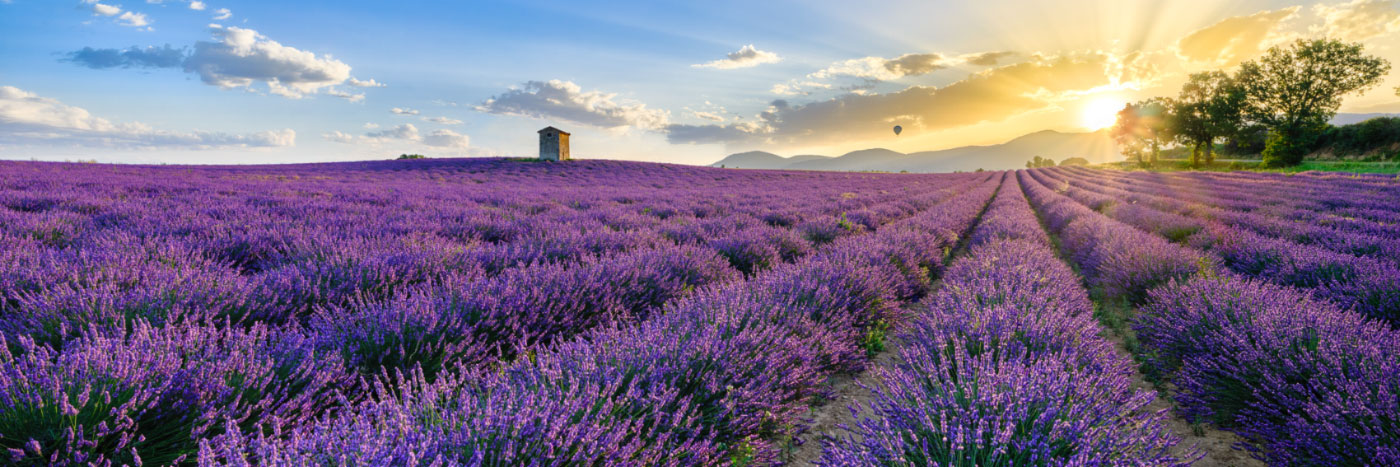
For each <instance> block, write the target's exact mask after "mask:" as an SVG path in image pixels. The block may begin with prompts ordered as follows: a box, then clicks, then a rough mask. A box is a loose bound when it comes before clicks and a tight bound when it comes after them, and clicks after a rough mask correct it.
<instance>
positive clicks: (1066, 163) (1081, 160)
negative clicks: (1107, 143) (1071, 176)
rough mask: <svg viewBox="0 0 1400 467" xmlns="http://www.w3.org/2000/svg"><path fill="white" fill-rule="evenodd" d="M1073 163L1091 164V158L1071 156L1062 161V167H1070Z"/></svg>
mask: <svg viewBox="0 0 1400 467" xmlns="http://www.w3.org/2000/svg"><path fill="white" fill-rule="evenodd" d="M1071 165H1089V159H1085V158H1083V157H1069V158H1066V159H1065V160H1062V161H1060V167H1068V166H1071Z"/></svg>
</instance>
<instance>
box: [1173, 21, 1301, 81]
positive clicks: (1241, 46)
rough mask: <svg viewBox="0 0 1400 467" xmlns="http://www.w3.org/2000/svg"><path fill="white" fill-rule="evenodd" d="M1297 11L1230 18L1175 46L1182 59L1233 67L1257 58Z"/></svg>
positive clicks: (1203, 29) (1195, 33)
mask: <svg viewBox="0 0 1400 467" xmlns="http://www.w3.org/2000/svg"><path fill="white" fill-rule="evenodd" d="M1299 8H1300V7H1296V6H1294V7H1288V8H1284V9H1280V10H1272V11H1261V12H1258V13H1255V14H1252V15H1248V16H1234V17H1230V18H1226V19H1224V20H1222V21H1220V22H1218V23H1215V24H1212V25H1210V26H1206V27H1205V28H1202V29H1199V30H1197V31H1196V32H1193V33H1191V34H1190V35H1188V36H1186V37H1184V38H1182V39H1181V40H1180V41H1178V42H1177V43H1176V48H1177V53H1178V54H1179V55H1181V57H1182V58H1185V59H1188V60H1192V61H1196V62H1206V63H1210V64H1213V65H1221V66H1233V65H1236V64H1238V63H1240V62H1242V61H1245V60H1248V59H1250V58H1254V57H1255V56H1258V55H1259V54H1260V53H1261V52H1263V51H1264V48H1265V44H1266V43H1268V42H1269V41H1270V40H1272V39H1273V38H1274V37H1275V36H1276V31H1277V29H1278V26H1279V25H1280V24H1281V23H1283V22H1284V21H1286V20H1288V19H1290V18H1293V17H1294V16H1296V15H1297V14H1298V9H1299Z"/></svg>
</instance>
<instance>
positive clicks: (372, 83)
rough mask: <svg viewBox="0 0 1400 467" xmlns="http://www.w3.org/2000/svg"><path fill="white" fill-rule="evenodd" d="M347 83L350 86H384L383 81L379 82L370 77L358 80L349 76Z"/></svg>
mask: <svg viewBox="0 0 1400 467" xmlns="http://www.w3.org/2000/svg"><path fill="white" fill-rule="evenodd" d="M347 83H348V84H349V85H351V86H355V87H360V88H382V87H384V83H381V82H378V81H375V80H372V79H371V80H366V81H360V80H358V79H355V77H353V76H352V77H350V81H348V82H347Z"/></svg>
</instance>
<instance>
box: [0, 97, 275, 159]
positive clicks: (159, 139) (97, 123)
mask: <svg viewBox="0 0 1400 467" xmlns="http://www.w3.org/2000/svg"><path fill="white" fill-rule="evenodd" d="M0 142H3V143H6V144H25V145H44V146H81V147H106V148H127V149H151V148H180V149H216V148H230V147H284V146H293V145H295V144H296V132H295V131H292V130H291V129H282V130H273V131H264V132H260V133H250V134H229V133H221V132H209V131H168V130H159V129H155V128H152V127H150V126H148V125H145V124H142V123H114V122H112V121H110V120H107V119H105V118H101V117H97V116H94V115H92V114H91V113H89V112H88V111H87V110H85V109H82V108H80V107H75V106H71V105H67V104H64V103H62V102H59V101H57V100H54V99H49V98H45V97H41V96H38V95H36V94H34V93H30V92H26V91H24V90H22V89H19V88H16V87H13V86H0Z"/></svg>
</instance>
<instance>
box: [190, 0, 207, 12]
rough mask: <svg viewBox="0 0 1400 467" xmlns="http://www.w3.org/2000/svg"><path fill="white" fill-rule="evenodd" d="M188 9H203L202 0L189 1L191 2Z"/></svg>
mask: <svg viewBox="0 0 1400 467" xmlns="http://www.w3.org/2000/svg"><path fill="white" fill-rule="evenodd" d="M190 9H191V10H195V11H203V10H204V2H201V1H199V0H194V1H191V2H190Z"/></svg>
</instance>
